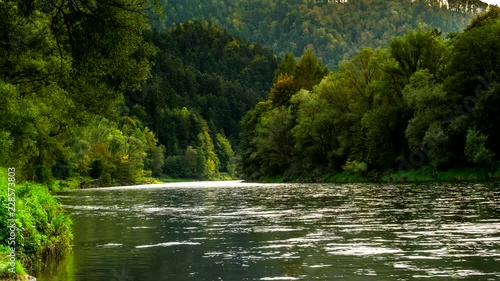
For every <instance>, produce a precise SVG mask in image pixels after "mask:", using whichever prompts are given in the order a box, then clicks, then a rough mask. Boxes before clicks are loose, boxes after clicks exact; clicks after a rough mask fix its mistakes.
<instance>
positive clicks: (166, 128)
mask: <svg viewBox="0 0 500 281" xmlns="http://www.w3.org/2000/svg"><path fill="white" fill-rule="evenodd" d="M146 37H147V40H148V42H151V43H152V44H153V45H154V46H155V47H156V48H157V53H156V56H155V57H154V59H153V63H154V67H153V68H152V69H151V74H152V78H151V79H149V80H148V81H147V82H146V83H145V85H144V86H143V89H142V92H141V93H140V94H137V93H134V92H127V93H126V100H127V101H129V104H128V107H129V108H130V109H131V110H130V113H129V115H130V116H132V117H133V118H136V117H138V118H139V119H140V120H141V121H142V122H143V123H144V124H145V125H146V126H148V127H149V128H152V129H153V130H154V132H155V135H156V137H157V138H158V140H159V143H160V144H161V145H162V146H163V147H164V148H165V151H164V152H165V157H166V165H165V171H164V172H165V173H166V174H167V175H169V176H174V177H191V178H216V177H217V175H218V174H219V172H222V173H227V174H230V175H234V165H233V164H232V163H230V162H231V161H232V158H233V157H234V152H233V147H235V144H236V143H237V142H238V139H239V131H240V128H239V122H240V120H241V118H242V117H243V115H244V114H245V113H246V112H247V111H248V110H250V109H251V108H252V107H253V106H254V105H255V104H256V103H257V102H259V101H260V100H262V99H263V98H265V97H266V96H267V92H268V91H269V89H270V88H271V86H272V80H273V76H274V71H275V69H276V67H277V63H278V62H277V58H276V57H275V55H274V54H273V52H272V51H271V50H269V49H265V48H262V47H261V46H260V45H258V44H257V45H255V44H250V43H248V42H247V41H245V40H242V39H239V38H237V37H234V36H233V35H230V34H228V33H227V32H222V31H221V30H219V29H218V28H217V27H215V26H213V25H211V24H208V23H206V22H201V21H188V22H186V23H181V24H179V25H177V26H175V27H173V28H170V29H168V30H161V31H159V30H154V31H153V32H152V33H150V34H149V35H148V36H146ZM189 159H191V160H189ZM196 159H198V160H196ZM203 159H205V160H203ZM200 161H201V162H200ZM205 162H207V163H210V164H208V165H204V164H201V163H205ZM155 174H161V171H158V172H157V173H155Z"/></svg>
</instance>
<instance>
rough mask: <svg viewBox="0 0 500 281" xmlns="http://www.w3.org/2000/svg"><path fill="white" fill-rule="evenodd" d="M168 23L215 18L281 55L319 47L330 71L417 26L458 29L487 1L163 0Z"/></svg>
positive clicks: (159, 23) (165, 24)
mask: <svg viewBox="0 0 500 281" xmlns="http://www.w3.org/2000/svg"><path fill="white" fill-rule="evenodd" d="M160 2H161V5H162V7H163V9H164V11H165V16H164V17H163V18H160V19H158V20H157V21H156V23H153V25H156V26H163V27H168V26H171V25H175V24H178V23H181V22H184V21H187V20H191V19H201V20H208V21H211V22H212V23H213V24H214V25H217V26H220V27H221V28H224V29H227V30H229V31H232V32H235V33H236V34H238V35H239V36H242V37H244V38H247V39H248V40H249V41H250V42H259V43H262V44H263V45H265V46H268V47H271V48H272V49H273V50H274V51H275V52H276V53H277V54H278V55H279V56H281V57H283V56H284V54H285V53H286V52H292V53H293V54H294V55H295V56H300V55H301V54H302V53H303V52H304V51H305V50H306V49H310V48H312V49H314V51H315V53H316V54H317V56H318V57H320V58H321V59H322V61H323V63H325V64H326V65H328V67H329V68H330V69H335V68H337V66H338V63H339V62H340V61H341V60H342V59H347V58H350V57H351V56H353V55H354V54H355V53H357V52H358V51H359V49H360V48H361V47H372V48H376V47H386V44H387V43H388V42H389V41H390V40H391V38H393V37H396V36H402V35H404V34H405V33H406V32H408V31H410V30H413V29H415V28H418V27H420V28H424V29H427V28H430V29H440V30H442V32H443V33H445V34H446V33H449V32H458V31H460V30H462V29H463V28H465V26H466V25H467V23H468V22H469V21H470V20H471V19H472V18H473V17H474V16H475V15H477V14H478V13H479V12H482V11H485V9H486V7H487V6H488V5H487V4H485V3H483V2H481V1H478V0H467V1H465V0H453V1H441V0H417V1H411V0H404V1H387V0H350V1H312V0H273V1H269V0H260V1H255V0H242V1H231V0H222V1H219V0H217V1H215V0H214V1H202V2H200V1H197V0H161V1H160Z"/></svg>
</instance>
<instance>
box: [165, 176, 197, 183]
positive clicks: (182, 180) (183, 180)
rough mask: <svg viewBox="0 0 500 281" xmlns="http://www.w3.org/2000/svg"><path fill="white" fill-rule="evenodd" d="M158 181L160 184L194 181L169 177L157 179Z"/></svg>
mask: <svg viewBox="0 0 500 281" xmlns="http://www.w3.org/2000/svg"><path fill="white" fill-rule="evenodd" d="M158 180H159V181H160V182H162V183H166V182H191V181H196V180H194V179H185V178H170V177H162V178H158Z"/></svg>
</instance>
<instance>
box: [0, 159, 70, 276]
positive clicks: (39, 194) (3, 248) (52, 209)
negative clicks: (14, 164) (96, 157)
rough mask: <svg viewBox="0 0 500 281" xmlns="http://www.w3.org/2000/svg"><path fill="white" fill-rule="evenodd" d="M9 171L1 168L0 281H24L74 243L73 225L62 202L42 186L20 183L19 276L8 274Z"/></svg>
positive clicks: (17, 190) (17, 213) (17, 191)
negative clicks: (61, 204)
mask: <svg viewBox="0 0 500 281" xmlns="http://www.w3.org/2000/svg"><path fill="white" fill-rule="evenodd" d="M7 180H8V178H7V169H5V168H0V186H1V188H0V279H2V280H23V279H22V278H23V277H24V276H25V274H26V273H32V272H34V271H37V270H40V269H41V268H42V266H43V264H44V261H47V260H53V259H58V258H60V257H61V256H62V255H64V253H66V252H67V251H68V250H69V249H70V247H71V246H70V245H71V243H72V241H73V234H72V232H71V224H72V221H71V219H70V217H69V216H68V215H67V214H66V213H65V212H64V211H63V209H62V207H61V206H60V204H59V202H57V200H56V199H55V198H54V197H53V196H52V195H51V194H50V192H49V188H48V187H47V186H45V185H42V184H35V183H29V182H25V183H18V182H16V186H15V198H16V201H15V202H16V209H15V225H16V231H15V237H16V239H15V241H16V245H15V248H16V261H17V263H16V273H15V274H12V273H10V272H9V271H8V268H10V266H9V265H8V257H7V256H8V254H9V253H10V250H9V248H8V237H9V235H10V230H9V229H8V228H7V226H8V219H10V218H11V217H10V214H9V209H8V200H9V197H8V187H7V182H8V181H7Z"/></svg>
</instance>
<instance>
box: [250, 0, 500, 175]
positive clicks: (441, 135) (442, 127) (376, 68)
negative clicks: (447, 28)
mask: <svg viewBox="0 0 500 281" xmlns="http://www.w3.org/2000/svg"><path fill="white" fill-rule="evenodd" d="M498 46H500V8H497V7H492V8H491V9H490V10H489V11H488V13H486V14H482V15H480V16H478V17H477V18H475V19H474V20H473V21H471V22H470V23H469V25H468V26H467V28H466V29H465V30H464V31H463V32H461V33H459V34H456V35H455V36H453V37H451V38H449V39H444V38H443V37H442V34H440V33H439V32H438V31H436V30H427V29H417V30H414V31H410V32H408V33H406V34H405V35H404V36H402V37H396V38H393V39H391V40H390V43H389V46H388V47H387V48H385V49H380V48H378V49H372V48H363V49H361V50H360V51H359V52H358V53H356V54H355V55H354V56H353V57H352V58H351V59H350V60H345V61H343V62H342V63H341V64H340V67H339V69H338V70H336V71H334V72H332V73H330V74H329V75H326V76H325V77H324V79H323V80H320V79H318V78H319V77H317V76H313V75H307V76H305V74H304V73H303V72H299V68H298V67H296V66H295V64H296V62H295V58H293V56H292V55H288V56H287V57H286V58H285V60H283V62H282V63H281V65H280V66H279V67H278V69H279V70H280V71H279V72H277V75H278V76H277V79H276V82H275V84H274V86H273V88H272V89H271V91H270V94H269V98H268V100H267V101H264V102H260V103H259V104H257V106H256V107H255V109H254V110H252V111H250V112H249V113H248V114H247V115H246V116H245V118H244V120H243V132H242V166H243V175H244V176H245V177H246V178H251V179H259V178H262V177H265V176H276V175H288V176H291V175H313V176H322V175H325V174H328V173H340V172H342V171H346V172H349V173H351V174H359V175H365V176H366V175H368V176H370V177H373V178H374V179H377V178H378V175H380V174H381V173H382V172H385V171H390V170H393V171H397V170H405V169H417V168H421V167H426V169H427V170H428V171H429V173H430V174H431V175H432V174H435V173H436V172H437V171H442V170H448V169H452V168H465V167H482V168H485V171H486V173H489V172H491V173H493V172H494V171H496V169H497V167H496V166H495V163H498V162H496V161H498V156H499V155H500V146H499V143H500V134H499V130H498V129H496V127H495V126H496V124H498V122H500V120H498V119H499V117H498V116H499V115H498V108H499V106H500V103H499V97H500V87H499V84H498V79H499V75H498V73H500V52H499V51H498ZM311 61H314V60H311ZM310 65H311V64H310ZM316 65H317V66H320V64H319V61H316ZM320 68H321V67H320ZM306 73H307V74H310V73H311V71H307V72H306ZM316 73H318V72H316ZM321 75H323V74H322V73H319V76H321ZM306 77H307V78H306ZM304 81H309V82H311V83H309V84H308V83H305V82H304ZM319 81H321V82H319ZM312 85H316V86H312Z"/></svg>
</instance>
